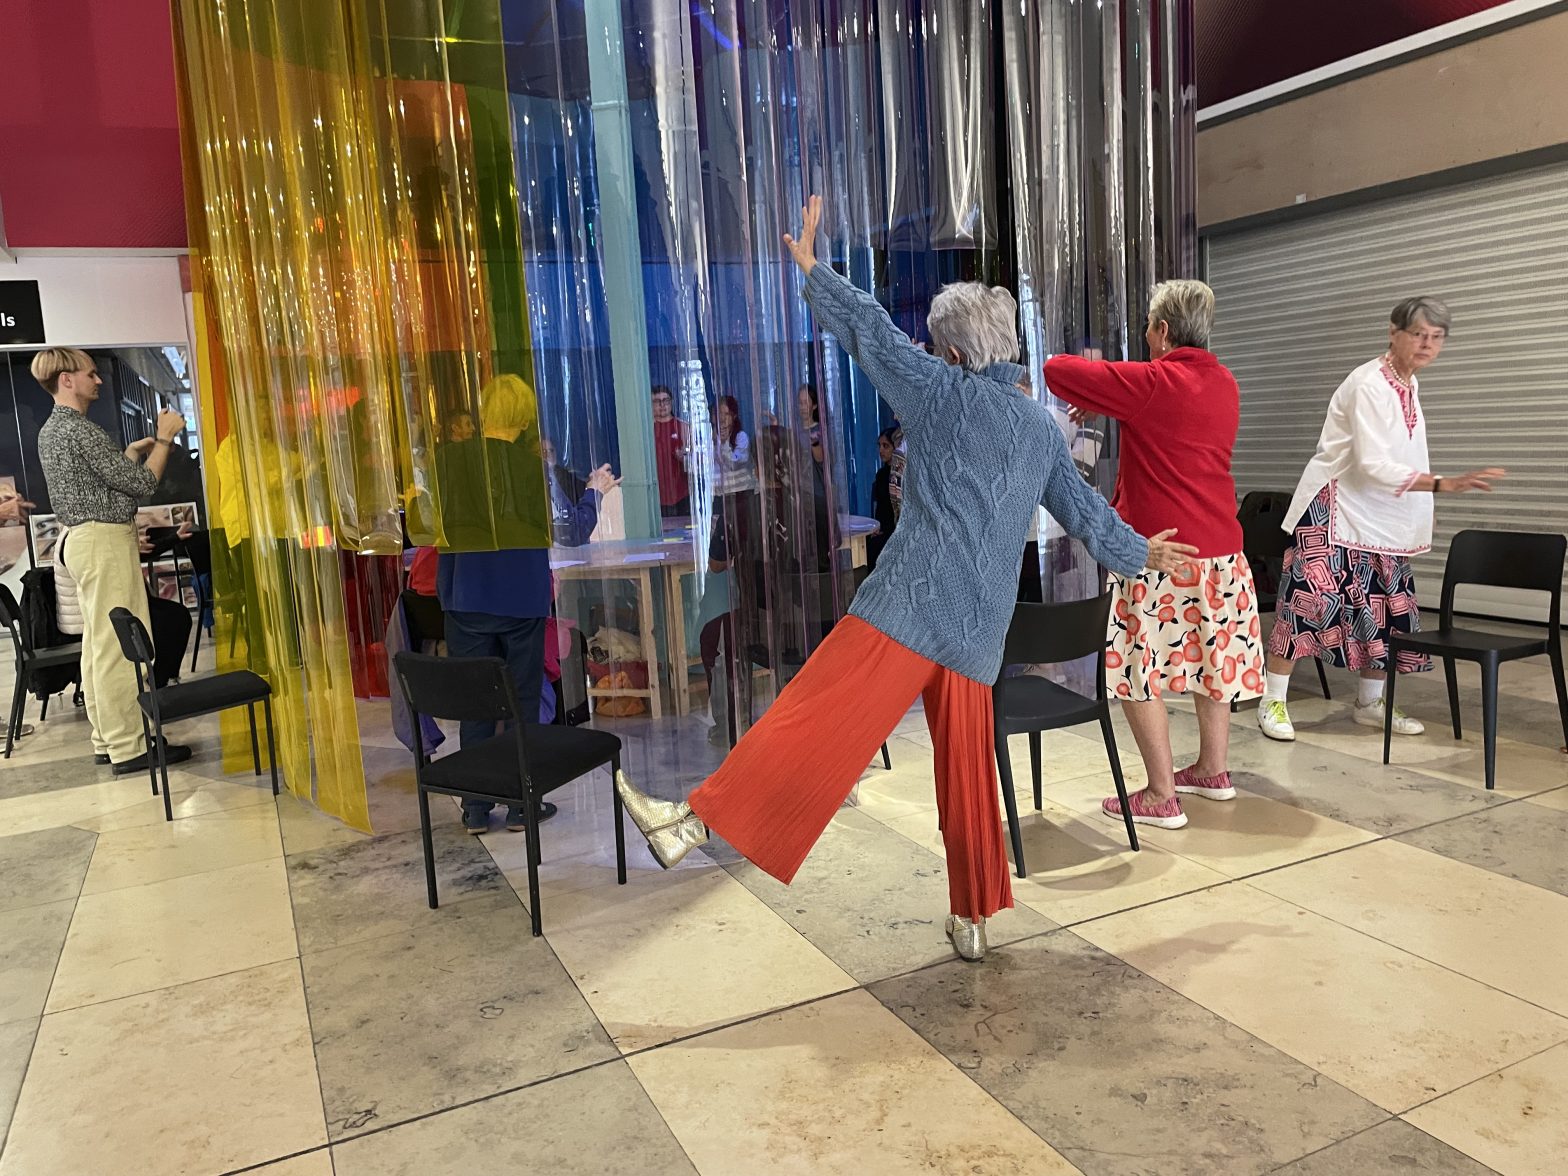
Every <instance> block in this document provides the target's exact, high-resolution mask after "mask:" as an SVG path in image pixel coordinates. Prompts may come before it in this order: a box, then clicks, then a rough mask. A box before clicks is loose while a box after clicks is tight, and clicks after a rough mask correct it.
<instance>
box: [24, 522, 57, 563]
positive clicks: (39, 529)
mask: <svg viewBox="0 0 1568 1176" xmlns="http://www.w3.org/2000/svg"><path fill="white" fill-rule="evenodd" d="M27 525H28V527H29V529H30V533H31V535H32V537H33V560H34V562H36V563H37V564H38V566H39V567H52V566H53V565H54V549H55V546H56V544H58V543H59V542H60V520H59V518H58V517H57V516H55V515H52V514H44V515H36V514H35V515H32V516H30V517H29V518H28V520H27Z"/></svg>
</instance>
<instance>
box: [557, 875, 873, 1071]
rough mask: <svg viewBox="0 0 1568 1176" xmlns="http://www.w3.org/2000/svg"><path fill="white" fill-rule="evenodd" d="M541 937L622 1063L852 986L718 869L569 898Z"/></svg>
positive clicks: (598, 889)
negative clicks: (626, 1055) (624, 1055)
mask: <svg viewBox="0 0 1568 1176" xmlns="http://www.w3.org/2000/svg"><path fill="white" fill-rule="evenodd" d="M544 931H545V937H546V938H547V939H548V940H549V941H550V946H551V947H552V948H554V949H555V953H556V955H557V956H559V957H560V960H561V963H562V964H564V965H565V966H566V970H567V971H568V972H569V973H570V974H571V977H572V979H573V980H574V981H575V982H576V984H577V986H578V988H580V989H582V992H583V995H584V996H585V997H586V998H587V1000H588V1003H589V1005H591V1006H592V1007H593V1011H594V1012H595V1013H596V1014H597V1015H598V1017H599V1020H600V1021H602V1022H603V1023H604V1027H605V1028H606V1029H607V1030H609V1033H610V1037H611V1039H612V1040H614V1041H615V1043H616V1045H617V1046H619V1047H620V1049H621V1050H622V1052H630V1051H632V1050H637V1049H644V1048H647V1047H648V1046H652V1045H659V1044H662V1043H663V1042H666V1041H672V1040H674V1039H676V1038H678V1037H686V1036H689V1035H690V1034H693V1033H699V1032H701V1031H702V1030H704V1029H712V1028H714V1027H716V1026H719V1025H724V1024H728V1023H729V1022H731V1021H735V1020H739V1019H740V1018H742V1017H749V1016H753V1015H755V1014H757V1013H764V1012H767V1011H769V1010H771V1009H777V1008H782V1007H783V1006H785V1005H790V1004H795V1003H797V1002H799V1001H803V1000H811V999H813V998H815V997H819V996H825V995H827V994H828V993H832V992H839V991H842V990H843V989H846V988H851V987H853V986H854V980H853V979H852V978H851V977H850V975H849V974H848V973H847V972H845V971H843V969H841V968H840V967H839V966H838V965H837V964H835V963H834V962H833V961H832V960H830V959H828V957H827V956H825V955H823V954H822V952H821V951H819V950H818V949H817V948H815V947H813V946H812V945H811V943H809V942H808V941H807V940H806V939H805V938H804V937H803V936H801V935H800V933H799V932H797V931H796V930H795V929H794V928H793V927H791V926H790V925H789V924H788V923H786V922H784V920H782V919H781V918H779V917H778V915H776V914H774V913H773V911H771V910H769V909H768V907H767V906H766V905H765V904H764V903H763V902H762V900H761V899H759V898H757V897H756V896H755V895H754V894H752V893H751V892H750V891H749V890H747V889H746V888H745V887H744V886H742V885H741V884H740V883H739V882H737V881H735V879H733V878H731V877H730V876H729V875H728V874H727V873H725V872H724V871H723V870H722V869H720V868H719V867H718V866H711V867H709V868H708V869H703V870H672V871H670V872H669V873H660V874H654V875H647V876H643V877H639V878H636V879H634V880H632V881H631V882H629V883H628V884H627V885H626V886H616V885H613V884H612V885H609V886H599V887H595V888H594V889H592V890H581V891H576V892H573V893H570V894H563V895H561V896H559V897H557V898H553V899H552V900H551V901H550V903H549V905H548V906H546V907H545V910H544Z"/></svg>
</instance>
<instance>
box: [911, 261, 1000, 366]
mask: <svg viewBox="0 0 1568 1176" xmlns="http://www.w3.org/2000/svg"><path fill="white" fill-rule="evenodd" d="M926 330H927V331H929V332H930V333H931V350H932V352H933V353H935V354H936V355H939V356H942V357H944V358H945V357H946V354H947V349H948V348H949V347H951V348H952V349H953V350H954V351H956V352H958V354H959V357H960V360H961V362H962V363H963V365H964V366H965V367H966V368H968V369H969V370H970V371H972V372H983V371H985V369H986V368H988V367H990V366H991V365H992V364H993V363H1006V362H1011V361H1013V360H1016V359H1017V358H1018V302H1017V301H1016V300H1015V299H1014V298H1013V294H1012V291H1010V290H1006V289H1004V288H1003V287H1001V286H986V285H982V284H981V283H980V282H954V283H952V284H951V285H948V286H943V287H942V290H941V292H940V293H939V294H938V295H937V296H936V297H935V298H933V299H932V300H931V313H930V314H928V315H926Z"/></svg>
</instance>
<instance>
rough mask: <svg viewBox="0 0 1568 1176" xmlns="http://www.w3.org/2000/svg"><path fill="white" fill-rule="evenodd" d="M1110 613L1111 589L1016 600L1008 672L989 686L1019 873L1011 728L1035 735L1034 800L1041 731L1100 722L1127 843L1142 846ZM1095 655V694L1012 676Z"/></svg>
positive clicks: (1038, 799) (1037, 800)
mask: <svg viewBox="0 0 1568 1176" xmlns="http://www.w3.org/2000/svg"><path fill="white" fill-rule="evenodd" d="M1110 615H1111V594H1110V593H1109V592H1106V593H1105V594H1103V595H1101V596H1096V597H1094V598H1093V599H1092V600H1074V601H1069V602H1067V603H1063V604H1018V605H1016V606H1014V609H1013V620H1012V624H1010V625H1009V626H1008V628H1007V644H1006V645H1005V646H1004V647H1003V650H1002V673H1003V675H1004V676H1003V677H1001V678H998V679H997V681H996V685H994V686H993V687H991V709H992V712H993V718H992V721H993V723H994V725H995V729H996V766H997V770H998V771H999V772H1000V773H1001V776H1002V803H1003V804H1004V805H1006V806H1007V829H1008V833H1009V834H1010V835H1011V836H1012V839H1013V865H1014V867H1015V868H1016V869H1017V871H1018V876H1019V877H1020V878H1024V877H1027V876H1028V874H1027V871H1026V870H1025V869H1024V841H1023V837H1022V836H1021V835H1020V833H1019V831H1018V799H1017V797H1015V796H1014V795H1013V765H1012V760H1011V757H1009V755H1008V754H1007V738H1008V736H1009V735H1021V734H1023V733H1025V732H1027V733H1028V735H1029V767H1030V769H1031V771H1032V772H1033V774H1034V807H1035V809H1036V810H1038V809H1039V808H1040V807H1041V805H1042V804H1043V802H1044V798H1043V797H1042V796H1041V788H1040V733H1041V732H1042V731H1055V730H1057V729H1058V728H1060V727H1076V726H1078V725H1079V724H1080V723H1092V722H1098V723H1099V724H1100V735H1101V737H1102V738H1103V739H1104V740H1105V754H1106V756H1107V757H1109V759H1110V761H1111V779H1113V780H1114V781H1116V795H1117V796H1119V797H1121V801H1122V820H1123V822H1124V823H1125V824H1126V826H1127V843H1128V844H1129V845H1131V846H1132V848H1133V849H1137V848H1138V830H1137V828H1136V827H1135V826H1134V825H1133V820H1132V810H1131V808H1129V807H1128V803H1127V784H1126V782H1125V781H1124V780H1123V779H1122V761H1121V757H1120V756H1118V755H1117V754H1116V733H1115V732H1114V731H1113V730H1112V729H1111V707H1110V703H1109V701H1108V700H1107V699H1106V696H1105V634H1106V631H1107V622H1108V621H1109V620H1110ZM1085 657H1094V658H1096V659H1097V665H1096V667H1095V673H1094V697H1093V698H1085V697H1084V696H1083V695H1082V694H1078V693H1075V692H1074V691H1071V690H1069V689H1067V687H1065V686H1058V685H1057V684H1056V683H1055V682H1052V681H1051V680H1050V679H1048V678H1040V677H1037V676H1035V675H1033V674H1025V675H1023V676H1021V677H1017V678H1008V677H1006V676H1005V675H1006V673H1007V667H1008V666H1010V665H1022V664H1029V665H1051V664H1054V663H1057V662H1071V661H1077V660H1079V659H1080V658H1085Z"/></svg>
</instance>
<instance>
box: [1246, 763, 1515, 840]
mask: <svg viewBox="0 0 1568 1176" xmlns="http://www.w3.org/2000/svg"><path fill="white" fill-rule="evenodd" d="M1231 779H1232V781H1233V782H1234V783H1235V785H1236V787H1237V788H1240V789H1243V790H1245V791H1246V792H1248V793H1250V794H1252V795H1254V796H1262V797H1266V798H1267V799H1269V800H1277V801H1279V802H1281V803H1283V804H1288V805H1293V806H1294V807H1296V808H1301V809H1306V810H1307V811H1308V812H1312V813H1316V814H1318V815H1319V816H1322V817H1327V818H1329V819H1330V820H1333V821H1338V822H1340V823H1341V824H1344V825H1351V826H1354V827H1355V828H1357V829H1365V830H1367V831H1368V832H1371V833H1376V834H1378V835H1379V836H1385V837H1386V836H1389V835H1390V834H1394V833H1400V832H1403V831H1405V830H1407V829H1414V828H1417V827H1418V826H1421V825H1427V824H1430V823H1431V822H1433V821H1441V820H1445V819H1447V818H1449V817H1457V816H1461V815H1463V814H1465V813H1473V812H1477V811H1479V810H1481V809H1483V808H1486V807H1488V806H1489V805H1493V804H1502V803H1504V801H1505V799H1506V798H1504V797H1500V796H1497V795H1496V794H1495V793H1491V794H1489V793H1487V792H1486V791H1485V790H1484V789H1477V788H1467V787H1465V786H1464V785H1463V784H1455V783H1453V782H1452V781H1448V780H1440V779H1438V778H1437V777H1435V776H1429V775H1426V774H1424V773H1422V772H1415V771H1409V770H1407V769H1404V768H1396V767H1394V766H1392V765H1390V766H1389V767H1386V768H1385V767H1383V765H1382V764H1377V765H1375V766H1374V767H1371V768H1369V767H1368V766H1367V762H1366V761H1365V760H1363V759H1359V758H1357V757H1355V756H1349V755H1345V754H1343V753H1341V752H1335V751H1327V750H1325V749H1323V748H1321V747H1316V746H1313V745H1312V744H1310V743H1275V742H1273V741H1272V740H1269V739H1258V740H1256V741H1254V742H1253V743H1250V744H1248V745H1246V746H1245V747H1244V748H1241V749H1239V750H1238V751H1237V752H1236V753H1234V754H1233V755H1232V757H1231Z"/></svg>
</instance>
